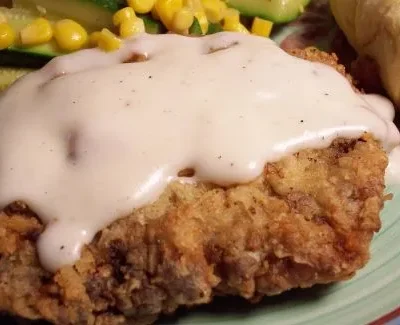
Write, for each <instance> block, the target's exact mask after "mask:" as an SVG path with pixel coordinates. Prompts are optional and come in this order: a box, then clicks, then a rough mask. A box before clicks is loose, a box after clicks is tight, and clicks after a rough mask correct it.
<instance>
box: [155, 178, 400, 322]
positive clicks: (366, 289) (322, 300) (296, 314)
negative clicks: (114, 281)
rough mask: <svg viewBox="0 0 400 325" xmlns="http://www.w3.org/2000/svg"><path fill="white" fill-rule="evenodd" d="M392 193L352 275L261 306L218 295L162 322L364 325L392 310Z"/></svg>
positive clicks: (397, 272) (395, 275)
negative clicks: (367, 253) (365, 258)
mask: <svg viewBox="0 0 400 325" xmlns="http://www.w3.org/2000/svg"><path fill="white" fill-rule="evenodd" d="M387 192H389V193H393V194H394V199H393V200H392V201H390V202H387V203H386V205H385V208H384V210H383V212H382V214H381V219H382V222H383V226H382V229H381V231H380V232H379V233H378V234H377V235H376V236H375V238H374V240H373V243H372V247H371V253H372V258H371V260H370V262H369V263H368V264H367V266H366V267H365V268H364V269H362V270H361V271H360V272H359V273H358V274H357V275H356V277H354V278H353V279H352V280H350V281H347V282H343V283H340V284H336V285H330V286H318V287H315V288H311V289H304V290H294V291H293V292H288V293H286V294H284V295H282V296H278V297H270V298H266V299H264V301H262V302H261V303H260V304H259V305H250V304H247V303H245V302H243V301H241V300H239V299H230V298H227V299H218V300H217V301H216V302H214V303H213V304H212V306H207V307H203V308H200V310H192V311H190V312H185V313H184V314H182V313H181V314H178V315H177V316H176V317H174V319H164V320H161V321H160V322H159V324H182V325H184V324H185V325H188V324H191V325H192V324H199V325H200V324H213V325H214V324H215V325H217V324H218V325H244V324H245V325H262V324H263V325H264V324H279V325H300V324H301V325H303V324H304V325H306V324H307V325H320V324H324V325H338V324H340V325H358V324H360V325H362V324H368V323H370V322H372V321H374V320H376V319H378V318H380V317H382V316H383V315H385V314H388V313H390V312H391V311H393V310H394V309H396V308H397V307H398V306H399V305H400V186H390V187H388V189H387Z"/></svg>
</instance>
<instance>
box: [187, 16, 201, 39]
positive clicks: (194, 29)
mask: <svg viewBox="0 0 400 325" xmlns="http://www.w3.org/2000/svg"><path fill="white" fill-rule="evenodd" d="M189 35H193V36H202V35H203V31H202V29H201V26H200V23H199V21H198V20H197V18H196V17H195V18H194V20H193V24H192V26H190V28H189Z"/></svg>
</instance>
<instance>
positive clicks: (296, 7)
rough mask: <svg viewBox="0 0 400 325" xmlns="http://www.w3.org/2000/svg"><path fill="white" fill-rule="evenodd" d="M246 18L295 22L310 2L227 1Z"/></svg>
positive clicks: (280, 0) (308, 0) (275, 21)
mask: <svg viewBox="0 0 400 325" xmlns="http://www.w3.org/2000/svg"><path fill="white" fill-rule="evenodd" d="M225 1H226V3H227V5H228V6H229V7H232V8H236V9H237V10H239V11H240V13H241V14H242V15H244V16H251V17H260V18H263V19H268V20H270V21H272V22H274V23H276V24H281V23H287V22H290V21H292V20H295V19H296V18H297V17H298V16H299V15H300V14H301V13H302V11H303V9H304V7H305V6H306V5H308V3H309V2H310V0H225Z"/></svg>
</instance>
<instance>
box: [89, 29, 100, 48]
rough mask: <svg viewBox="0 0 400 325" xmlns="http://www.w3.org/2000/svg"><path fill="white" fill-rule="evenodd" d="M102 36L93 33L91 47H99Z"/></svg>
mask: <svg viewBox="0 0 400 325" xmlns="http://www.w3.org/2000/svg"><path fill="white" fill-rule="evenodd" d="M100 36H101V32H93V33H92V34H90V36H89V44H90V46H93V47H96V46H97V45H99V39H100Z"/></svg>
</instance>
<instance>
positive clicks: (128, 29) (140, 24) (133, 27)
mask: <svg viewBox="0 0 400 325" xmlns="http://www.w3.org/2000/svg"><path fill="white" fill-rule="evenodd" d="M145 31H146V28H145V25H144V21H143V19H141V18H134V19H130V20H125V21H123V22H122V24H121V26H120V27H119V35H120V36H121V37H122V38H128V37H131V36H134V35H136V34H139V33H144V32H145Z"/></svg>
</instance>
